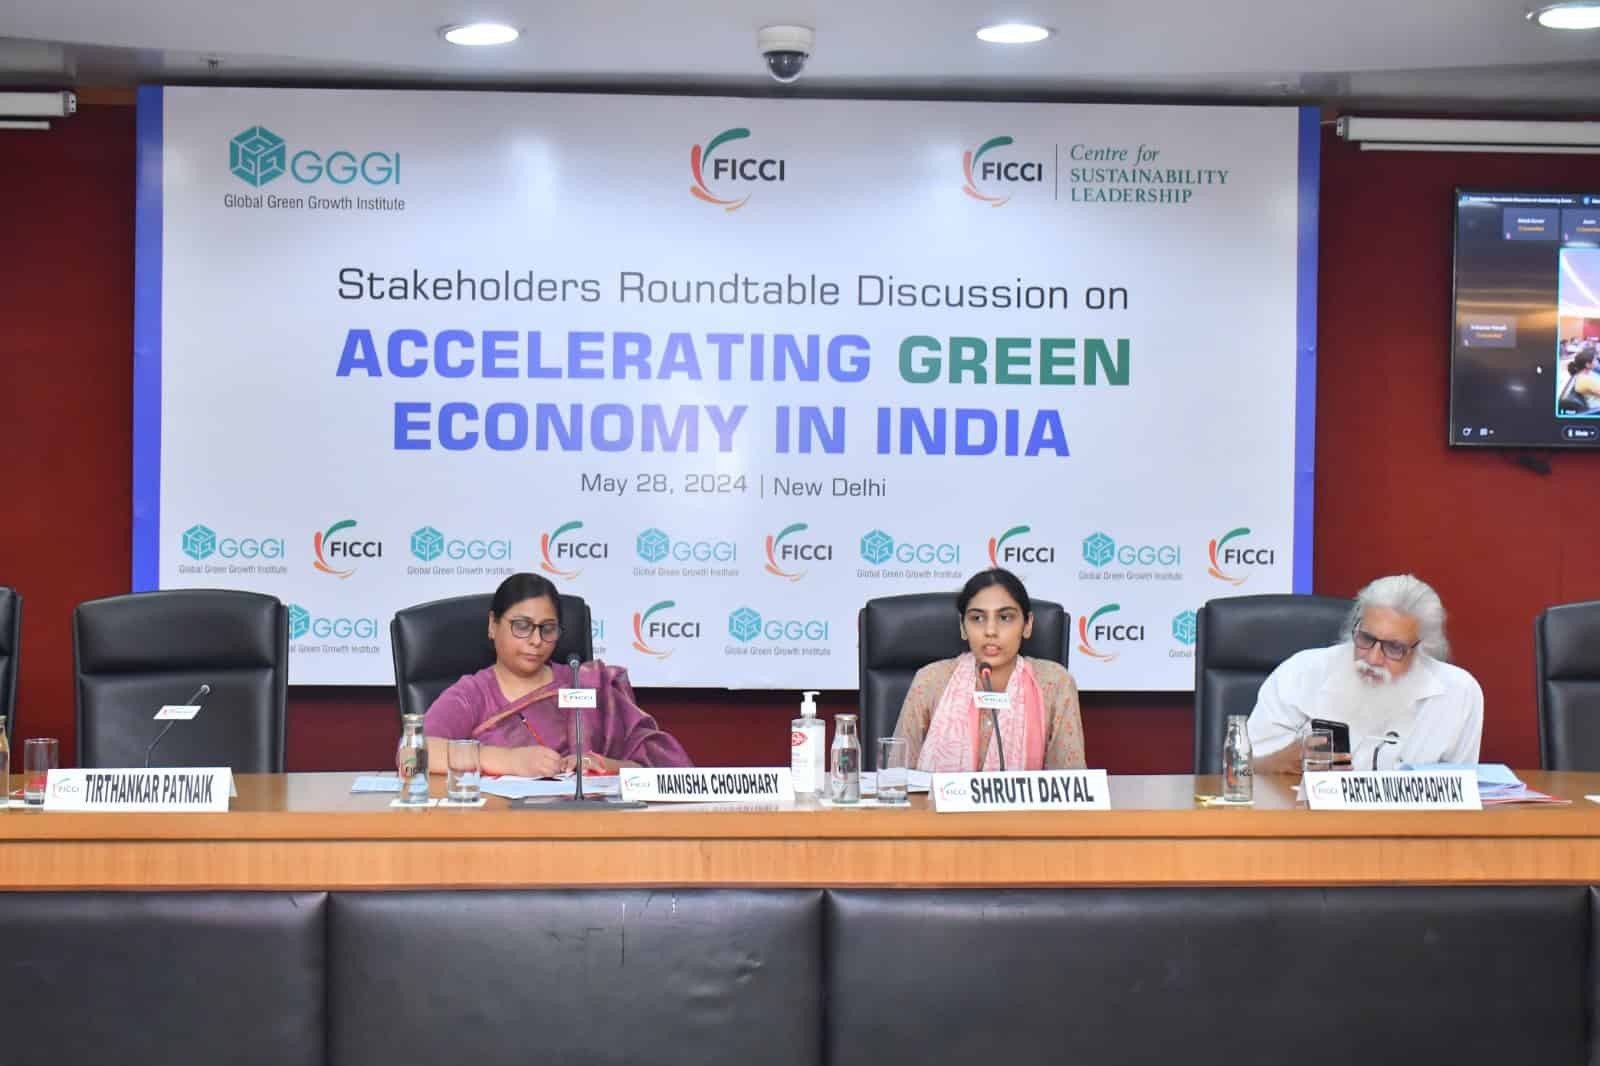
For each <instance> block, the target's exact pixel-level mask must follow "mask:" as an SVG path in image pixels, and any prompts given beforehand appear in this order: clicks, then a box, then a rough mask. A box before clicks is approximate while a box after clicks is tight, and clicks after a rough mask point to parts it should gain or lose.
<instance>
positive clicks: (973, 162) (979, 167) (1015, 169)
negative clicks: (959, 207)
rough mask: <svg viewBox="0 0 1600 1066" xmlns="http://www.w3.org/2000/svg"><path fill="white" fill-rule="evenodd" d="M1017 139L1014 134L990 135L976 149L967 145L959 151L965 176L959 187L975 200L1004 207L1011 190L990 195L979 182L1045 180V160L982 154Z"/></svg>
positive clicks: (1011, 143) (1010, 143) (1006, 145)
mask: <svg viewBox="0 0 1600 1066" xmlns="http://www.w3.org/2000/svg"><path fill="white" fill-rule="evenodd" d="M1015 143H1016V139H1015V138H1013V137H1006V136H1001V137H990V138H989V139H988V140H987V141H984V142H983V143H982V144H981V145H979V146H978V150H977V151H973V150H972V149H970V148H969V149H967V151H965V152H963V153H962V155H961V171H962V176H963V177H964V178H965V182H964V184H963V185H962V186H961V191H962V192H964V193H966V194H967V195H968V196H970V197H972V198H973V199H974V200H981V201H982V202H983V203H986V204H988V205H989V206H990V207H1004V206H1005V205H1006V203H1007V202H1008V201H1009V200H1010V199H1011V195H1012V194H1011V193H1006V194H1005V195H1004V196H992V195H990V194H989V193H986V192H984V191H983V190H982V188H981V187H980V183H989V184H993V183H994V182H1005V183H1008V184H1013V183H1016V182H1041V181H1043V180H1044V164H1043V163H1035V162H1018V161H1016V160H1005V159H996V158H994V157H992V156H991V157H990V158H988V159H985V158H984V156H986V155H988V154H989V153H990V152H994V151H997V150H998V149H1001V148H1009V147H1010V146H1011V145H1013V144H1015Z"/></svg>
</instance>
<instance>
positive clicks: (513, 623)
mask: <svg viewBox="0 0 1600 1066" xmlns="http://www.w3.org/2000/svg"><path fill="white" fill-rule="evenodd" d="M506 625H508V626H510V627H511V635H512V636H514V637H516V638H517V639H518V640H527V639H528V638H529V637H531V636H533V632H534V630H538V631H539V639H540V640H542V641H544V642H545V643H546V644H550V643H553V642H554V641H555V639H556V638H557V637H559V636H561V623H560V622H538V623H535V622H534V621H533V619H531V618H513V619H511V620H510V621H508V622H507V623H506Z"/></svg>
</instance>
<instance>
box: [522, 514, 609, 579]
mask: <svg viewBox="0 0 1600 1066" xmlns="http://www.w3.org/2000/svg"><path fill="white" fill-rule="evenodd" d="M582 528H583V523H582V522H563V523H562V524H561V525H559V526H557V527H556V528H555V529H554V530H553V531H552V532H549V533H541V534H540V535H539V555H540V556H541V558H540V560H539V569H541V570H543V571H544V572H545V573H547V574H555V575H556V576H557V577H565V578H574V577H577V576H578V575H579V574H581V573H583V568H582V567H581V566H580V567H578V568H576V569H573V570H563V569H562V568H561V567H559V566H557V565H556V560H558V559H559V560H562V561H564V562H567V561H575V560H580V559H581V560H591V559H604V558H607V557H608V556H609V555H610V554H611V545H609V544H607V543H606V542H605V541H600V540H580V539H579V538H577V537H573V538H571V539H570V540H562V539H561V538H562V537H565V536H566V535H567V534H568V533H576V532H577V531H578V530H580V529H582ZM569 565H570V563H569Z"/></svg>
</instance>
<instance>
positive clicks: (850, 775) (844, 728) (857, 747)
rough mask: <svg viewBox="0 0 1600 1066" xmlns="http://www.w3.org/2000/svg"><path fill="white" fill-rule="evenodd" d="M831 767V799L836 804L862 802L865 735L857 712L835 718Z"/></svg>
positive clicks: (829, 765)
mask: <svg viewBox="0 0 1600 1066" xmlns="http://www.w3.org/2000/svg"><path fill="white" fill-rule="evenodd" d="M828 767H829V774H828V798H829V799H830V800H832V801H833V802H834V803H860V802H861V738H860V736H859V735H858V734H857V732H856V716H855V715H853V714H839V715H835V716H834V718H833V749H832V750H831V751H830V752H829V759H828Z"/></svg>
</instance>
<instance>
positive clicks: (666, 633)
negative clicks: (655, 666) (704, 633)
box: [633, 600, 700, 659]
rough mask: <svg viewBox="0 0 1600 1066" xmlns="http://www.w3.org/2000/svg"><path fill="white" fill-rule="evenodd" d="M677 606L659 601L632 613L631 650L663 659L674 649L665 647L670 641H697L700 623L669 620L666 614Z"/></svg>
mask: <svg viewBox="0 0 1600 1066" xmlns="http://www.w3.org/2000/svg"><path fill="white" fill-rule="evenodd" d="M677 606H678V604H677V602H676V601H674V600H661V601H659V602H657V603H653V604H651V605H650V606H649V607H646V608H645V609H644V610H642V611H635V612H633V650H634V651H637V652H642V653H644V654H645V655H654V656H655V657H656V658H657V659H665V658H666V657H667V656H669V655H671V654H672V653H673V651H674V650H675V649H673V648H670V647H665V646H664V645H665V644H666V642H668V641H672V640H699V639H700V623H699V622H691V621H683V620H681V619H676V618H671V617H669V616H667V614H666V612H668V611H671V610H673V609H674V608H676V607H677Z"/></svg>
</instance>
